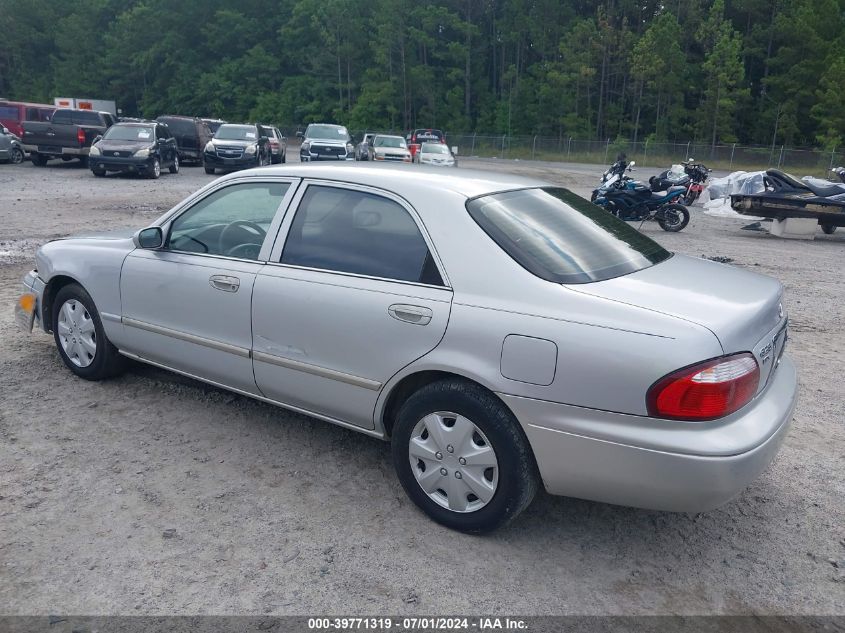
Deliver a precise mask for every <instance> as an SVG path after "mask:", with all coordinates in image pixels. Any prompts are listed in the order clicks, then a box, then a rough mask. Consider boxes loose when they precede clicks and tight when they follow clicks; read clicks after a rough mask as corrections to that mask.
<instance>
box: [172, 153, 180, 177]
mask: <svg viewBox="0 0 845 633" xmlns="http://www.w3.org/2000/svg"><path fill="white" fill-rule="evenodd" d="M170 173H171V174H178V173H179V156H178V155H176V156H174V157H173V164H172V165H171V166H170Z"/></svg>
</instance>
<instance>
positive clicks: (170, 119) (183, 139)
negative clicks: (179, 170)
mask: <svg viewBox="0 0 845 633" xmlns="http://www.w3.org/2000/svg"><path fill="white" fill-rule="evenodd" d="M156 121H158V122H159V123H164V124H165V125H166V126H167V127H168V128H169V129H170V131H171V132H172V133H173V136H174V138H175V139H176V146H177V147H178V148H179V160H180V161H182V163H189V162H190V163H193V164H195V165H198V164H200V163H201V162H202V160H203V158H202V153H203V148H204V147H205V146H206V144H207V143H208V142H209V141H210V140H211V137H212V136H213V135H214V134H213V133H212V131H211V129H210V128H209V127H208V123H206V122H205V121H203V120H202V119H199V118H197V117H190V116H180V115H175V114H165V115H163V116H160V117H158V118H157V119H156Z"/></svg>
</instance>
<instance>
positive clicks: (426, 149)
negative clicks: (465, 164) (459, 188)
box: [414, 143, 458, 167]
mask: <svg viewBox="0 0 845 633" xmlns="http://www.w3.org/2000/svg"><path fill="white" fill-rule="evenodd" d="M414 162H415V163H419V164H420V165H434V166H438V167H457V166H458V161H457V160H456V159H455V156H454V154H452V152H451V151H450V150H449V146H448V145H444V144H443V143H423V144H422V145H420V148H419V150H417V153H416V154H414Z"/></svg>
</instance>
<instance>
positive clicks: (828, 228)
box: [822, 224, 836, 235]
mask: <svg viewBox="0 0 845 633" xmlns="http://www.w3.org/2000/svg"><path fill="white" fill-rule="evenodd" d="M834 231H836V225H834V224H822V232H823V233H824V234H825V235H833V232H834Z"/></svg>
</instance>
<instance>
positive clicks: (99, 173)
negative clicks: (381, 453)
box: [91, 169, 106, 178]
mask: <svg viewBox="0 0 845 633" xmlns="http://www.w3.org/2000/svg"><path fill="white" fill-rule="evenodd" d="M91 173H92V174H94V175H95V176H97V177H98V178H102V177H103V176H105V175H106V170H105V169H92V170H91Z"/></svg>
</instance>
